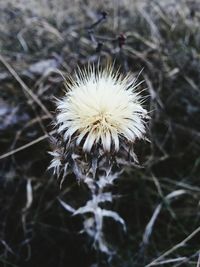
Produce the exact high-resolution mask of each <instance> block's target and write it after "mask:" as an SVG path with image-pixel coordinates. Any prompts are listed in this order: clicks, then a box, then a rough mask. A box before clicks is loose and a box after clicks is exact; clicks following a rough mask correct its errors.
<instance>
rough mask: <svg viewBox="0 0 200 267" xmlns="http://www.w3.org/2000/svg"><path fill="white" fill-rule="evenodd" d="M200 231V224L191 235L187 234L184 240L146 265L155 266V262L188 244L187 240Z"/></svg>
mask: <svg viewBox="0 0 200 267" xmlns="http://www.w3.org/2000/svg"><path fill="white" fill-rule="evenodd" d="M199 232H200V226H199V227H198V228H197V229H196V230H194V231H193V232H192V233H191V234H190V235H189V236H187V237H186V238H185V239H184V240H182V241H181V242H180V243H178V244H176V245H175V246H173V247H172V248H171V249H169V250H167V251H166V252H165V253H163V254H162V255H161V256H160V257H158V258H157V259H155V260H153V261H152V262H151V263H149V264H147V265H145V267H150V266H155V263H157V262H158V261H159V260H161V259H163V258H164V257H166V256H168V255H169V254H171V253H172V252H174V251H175V250H177V249H178V248H180V247H182V246H184V245H185V244H186V242H188V241H189V240H190V239H192V238H193V237H194V236H195V235H196V234H197V233H199ZM198 267H199V266H198Z"/></svg>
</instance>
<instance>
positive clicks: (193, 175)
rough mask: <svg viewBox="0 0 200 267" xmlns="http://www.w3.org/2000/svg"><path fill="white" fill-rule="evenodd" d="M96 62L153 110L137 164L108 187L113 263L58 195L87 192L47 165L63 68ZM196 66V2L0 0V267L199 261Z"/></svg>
mask: <svg viewBox="0 0 200 267" xmlns="http://www.w3.org/2000/svg"><path fill="white" fill-rule="evenodd" d="M98 61H99V62H100V64H101V65H102V66H105V65H106V62H113V61H115V67H116V69H117V68H119V67H120V70H121V72H122V73H127V72H129V71H130V72H132V73H133V74H134V75H135V76H138V81H142V80H143V81H144V82H143V83H142V84H141V85H140V86H139V88H138V90H139V91H141V92H142V94H143V95H144V97H145V107H146V108H147V109H148V110H149V111H150V114H151V121H150V123H149V125H148V138H149V139H150V140H151V143H149V142H141V143H140V144H138V145H137V147H136V150H137V155H138V157H139V159H140V163H141V165H142V168H141V169H135V168H127V169H126V170H125V172H124V173H123V174H122V177H121V178H120V179H119V180H118V181H117V182H116V184H115V186H114V187H113V189H112V190H113V192H114V193H116V194H119V195H120V196H121V197H120V199H116V200H115V202H114V203H113V207H112V208H113V210H115V211H117V212H118V213H119V214H120V216H122V218H123V219H124V220H125V221H126V224H127V229H128V230H127V233H123V231H122V230H121V229H120V227H118V225H116V224H111V222H110V221H108V222H106V223H105V232H106V236H107V239H108V242H110V243H111V244H112V245H113V247H114V248H115V249H116V250H117V254H116V256H115V257H113V259H110V260H108V259H107V257H105V256H103V255H99V254H98V253H96V252H95V250H94V249H93V247H92V242H91V240H89V239H88V237H87V236H86V235H84V234H80V231H81V229H82V220H81V218H79V217H78V216H77V217H72V216H71V215H70V214H69V213H68V212H67V211H66V210H64V209H63V207H62V206H61V205H60V203H59V201H58V198H60V199H62V200H64V201H66V202H67V203H68V204H70V205H72V206H76V205H77V203H80V202H82V201H84V197H85V196H84V192H85V191H84V188H82V186H81V185H77V184H76V183H75V180H74V179H73V177H68V179H66V181H65V183H64V184H63V187H62V188H61V189H60V188H59V183H58V181H57V180H56V178H55V177H53V176H52V173H50V172H48V171H47V167H48V165H49V162H50V156H49V155H48V151H49V150H50V145H49V140H48V133H49V132H51V131H52V130H53V127H52V125H51V122H52V118H53V117H54V110H55V105H54V97H60V96H63V94H64V85H63V76H66V75H67V74H72V75H73V74H74V71H75V70H76V68H77V65H79V66H80V67H81V66H84V65H87V64H88V62H89V63H94V64H97V63H98ZM199 70H200V1H199V0H194V1H189V0H188V1H187V0H179V1H178V0H160V1H159V0H155V1H154V0H152V1H149V0H141V1H136V0H135V1H133V0H132V1H131V0H122V1H119V0H112V1H89V0H88V1H87V0H85V1H80V0H74V1H69V0H7V1H3V0H0V142H1V146H0V266H3V267H10V266H14V267H16V266H17V267H23V266H30V267H31V266H34V267H40V266H41V267H45V266H48V267H51V266H52V267H55V266H57V267H64V266H65V267H66V266H68V267H90V266H93V267H94V266H101V267H104V266H105V267H108V266H113V267H134V266H138V267H140V266H141V267H144V266H195V267H199V266H200V259H199V256H198V254H199V249H200V202H199V200H200V177H199V174H200V153H199V152H200V131H199V130H200V72H199ZM144 89H145V90H144ZM97 259H98V262H99V265H95V263H96V262H97Z"/></svg>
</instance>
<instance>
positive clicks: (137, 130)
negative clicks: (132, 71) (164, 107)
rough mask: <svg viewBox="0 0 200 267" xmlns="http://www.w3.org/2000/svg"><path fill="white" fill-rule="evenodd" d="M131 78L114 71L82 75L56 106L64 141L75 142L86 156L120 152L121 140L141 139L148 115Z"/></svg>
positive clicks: (83, 72)
mask: <svg viewBox="0 0 200 267" xmlns="http://www.w3.org/2000/svg"><path fill="white" fill-rule="evenodd" d="M130 78H131V77H130V75H127V76H125V77H122V76H120V75H119V73H118V72H117V73H114V71H113V68H107V69H105V70H103V71H101V70H95V69H94V68H92V67H91V68H88V69H87V70H84V71H80V73H79V74H77V75H76V80H73V81H72V83H71V84H70V85H69V86H68V87H69V88H68V91H67V92H66V94H65V96H64V97H63V98H62V99H61V100H58V104H57V109H58V115H57V124H58V133H59V134H62V135H63V138H64V141H65V142H68V141H69V142H70V140H72V139H73V140H74V142H75V144H76V146H79V147H81V148H82V149H83V151H84V152H90V151H91V150H92V149H95V148H97V147H98V148H99V147H100V148H102V149H103V151H104V152H111V151H114V152H117V151H118V150H119V149H120V142H121V141H122V140H123V141H125V142H130V143H134V142H135V140H136V139H141V138H142V137H143V136H144V134H145V122H144V118H145V117H146V115H147V111H146V110H145V109H144V108H143V107H142V103H141V98H140V96H139V94H138V93H137V92H136V90H135V88H136V85H135V81H134V82H133V81H130Z"/></svg>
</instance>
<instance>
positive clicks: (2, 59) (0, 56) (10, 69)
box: [0, 55, 53, 118]
mask: <svg viewBox="0 0 200 267" xmlns="http://www.w3.org/2000/svg"><path fill="white" fill-rule="evenodd" d="M0 61H1V62H2V63H3V64H4V66H5V67H6V68H7V69H8V70H9V72H10V73H11V74H12V75H13V77H14V78H15V79H16V81H18V83H19V84H20V85H21V87H22V89H23V90H24V91H25V92H26V93H28V95H29V96H30V97H31V98H32V99H33V100H34V101H35V102H36V103H37V104H38V105H39V106H40V107H41V109H42V110H43V111H44V112H45V113H46V114H47V115H48V116H49V117H50V118H53V116H52V114H51V113H50V112H49V111H48V109H47V108H46V107H45V106H44V105H43V104H42V102H41V101H40V100H39V98H38V97H37V96H36V95H35V94H34V93H33V92H32V91H31V89H30V88H28V86H27V85H26V84H25V83H24V82H23V81H22V79H21V78H20V77H19V75H18V74H17V72H16V71H15V70H14V69H13V68H12V67H11V65H10V64H9V63H8V62H7V61H6V60H5V59H4V57H3V56H2V55H0Z"/></svg>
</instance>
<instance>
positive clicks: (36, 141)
mask: <svg viewBox="0 0 200 267" xmlns="http://www.w3.org/2000/svg"><path fill="white" fill-rule="evenodd" d="M55 132H56V131H55V130H54V131H51V132H50V133H48V134H45V135H42V136H40V137H38V138H37V139H35V140H33V141H31V142H29V143H27V144H25V145H23V146H20V147H18V148H16V149H13V150H11V151H9V152H7V153H5V154H3V155H1V156H0V160H1V159H4V158H7V157H9V156H11V155H14V154H16V153H17V152H19V151H22V150H24V149H26V148H28V147H30V146H33V145H35V144H37V143H39V142H41V141H43V140H44V139H46V138H48V137H49V135H52V134H54V133H55Z"/></svg>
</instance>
